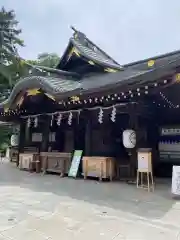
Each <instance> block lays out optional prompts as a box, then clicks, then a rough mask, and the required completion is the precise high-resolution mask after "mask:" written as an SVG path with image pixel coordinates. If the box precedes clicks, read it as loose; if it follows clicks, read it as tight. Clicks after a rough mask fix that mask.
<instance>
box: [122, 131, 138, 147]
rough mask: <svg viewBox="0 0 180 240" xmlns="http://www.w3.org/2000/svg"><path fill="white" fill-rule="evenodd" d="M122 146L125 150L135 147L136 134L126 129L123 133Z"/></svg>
mask: <svg viewBox="0 0 180 240" xmlns="http://www.w3.org/2000/svg"><path fill="white" fill-rule="evenodd" d="M123 145H124V147H125V148H134V147H135V146H136V132H135V131H134V130H132V129H127V130H125V131H124V132H123Z"/></svg>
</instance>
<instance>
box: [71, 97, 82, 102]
mask: <svg viewBox="0 0 180 240" xmlns="http://www.w3.org/2000/svg"><path fill="white" fill-rule="evenodd" d="M79 100H80V98H79V97H78V96H72V97H71V101H74V102H77V101H79Z"/></svg>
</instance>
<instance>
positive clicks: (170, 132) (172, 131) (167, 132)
mask: <svg viewBox="0 0 180 240" xmlns="http://www.w3.org/2000/svg"><path fill="white" fill-rule="evenodd" d="M174 135H180V128H178V127H175V128H173V127H169V128H161V136H174Z"/></svg>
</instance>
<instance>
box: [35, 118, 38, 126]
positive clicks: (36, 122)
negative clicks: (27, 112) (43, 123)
mask: <svg viewBox="0 0 180 240" xmlns="http://www.w3.org/2000/svg"><path fill="white" fill-rule="evenodd" d="M37 126H38V117H35V119H34V127H35V128H37Z"/></svg>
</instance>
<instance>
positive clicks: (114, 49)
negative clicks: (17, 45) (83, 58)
mask: <svg viewBox="0 0 180 240" xmlns="http://www.w3.org/2000/svg"><path fill="white" fill-rule="evenodd" d="M1 3H2V5H4V6H5V7H7V8H9V9H11V8H12V9H15V10H16V13H17V18H18V20H19V22H20V26H21V28H22V30H23V34H22V37H23V39H24V40H25V43H26V45H27V46H26V47H25V48H24V49H22V50H21V54H22V55H23V56H24V57H27V58H35V56H36V55H37V54H38V53H40V52H48V51H49V52H57V53H59V54H61V53H62V52H63V50H64V48H65V46H66V44H67V43H68V38H69V37H70V35H71V31H70V29H69V26H70V25H74V26H75V27H77V28H78V29H79V30H81V31H83V32H84V33H85V34H86V35H87V36H88V37H89V38H90V39H91V40H93V41H94V42H96V44H99V45H100V47H102V48H103V49H104V50H105V51H107V52H108V53H109V54H110V55H112V56H113V57H114V58H116V59H117V60H118V61H119V62H120V63H127V62H130V61H133V60H139V59H142V58H145V57H150V56H153V55H156V54H159V53H165V52H169V51H172V50H175V49H178V48H179V45H180V44H179V43H180V33H179V29H178V27H177V25H178V23H179V22H180V15H179V10H180V1H178V0H174V1H173V4H172V1H168V0H158V1H157V0H151V1H144V0H112V1H109V0H91V1H88V0H66V1H64V0H51V1H49V0H38V1H36V0H31V1H23V0H1Z"/></svg>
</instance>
